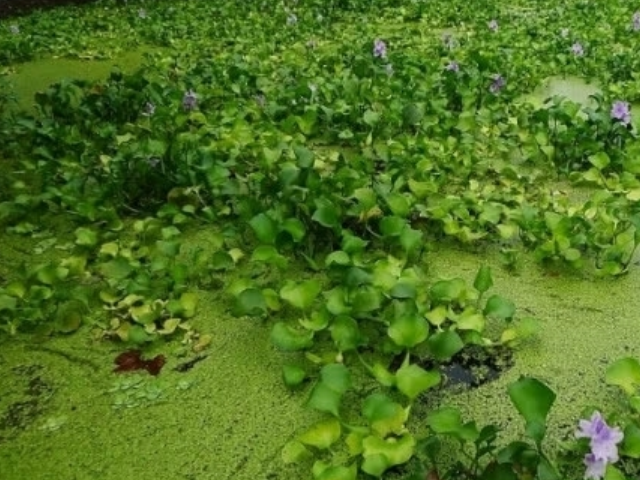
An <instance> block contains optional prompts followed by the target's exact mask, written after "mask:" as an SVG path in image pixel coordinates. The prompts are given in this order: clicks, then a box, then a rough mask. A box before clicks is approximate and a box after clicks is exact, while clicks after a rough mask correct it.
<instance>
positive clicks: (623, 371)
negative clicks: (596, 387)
mask: <svg viewBox="0 0 640 480" xmlns="http://www.w3.org/2000/svg"><path fill="white" fill-rule="evenodd" d="M604 378H605V381H606V382H607V383H608V384H609V385H616V386H618V387H620V388H622V390H624V391H625V393H627V395H632V394H633V393H634V392H635V391H636V389H637V388H638V386H640V362H638V360H636V359H635V358H633V357H626V358H621V359H620V360H617V361H616V362H614V363H612V364H611V365H610V366H609V368H607V372H606V373H605V377H604Z"/></svg>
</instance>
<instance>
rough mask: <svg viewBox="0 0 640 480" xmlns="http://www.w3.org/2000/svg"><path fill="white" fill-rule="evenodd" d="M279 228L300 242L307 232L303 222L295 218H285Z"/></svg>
mask: <svg viewBox="0 0 640 480" xmlns="http://www.w3.org/2000/svg"><path fill="white" fill-rule="evenodd" d="M280 228H281V230H282V231H283V232H287V233H288V234H289V235H291V238H292V239H293V241H294V242H300V241H301V240H302V239H303V238H304V236H305V235H306V233H307V231H306V228H305V227H304V224H303V223H302V222H301V221H300V220H298V219H297V218H287V219H286V220H285V221H284V222H282V226H281V227H280Z"/></svg>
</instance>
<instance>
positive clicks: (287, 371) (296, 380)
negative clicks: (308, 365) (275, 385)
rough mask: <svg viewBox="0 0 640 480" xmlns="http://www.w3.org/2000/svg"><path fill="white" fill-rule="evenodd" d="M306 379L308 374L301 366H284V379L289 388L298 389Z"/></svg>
mask: <svg viewBox="0 0 640 480" xmlns="http://www.w3.org/2000/svg"><path fill="white" fill-rule="evenodd" d="M306 377H307V373H306V372H305V371H304V368H302V367H300V366H299V365H284V366H283V367H282V379H283V380H284V383H285V385H286V386H287V387H289V388H293V387H297V386H298V385H300V384H301V383H302V382H303V381H304V379H305V378H306Z"/></svg>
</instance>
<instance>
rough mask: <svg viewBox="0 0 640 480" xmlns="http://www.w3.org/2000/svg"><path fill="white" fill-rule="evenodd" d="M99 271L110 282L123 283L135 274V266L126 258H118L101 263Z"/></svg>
mask: <svg viewBox="0 0 640 480" xmlns="http://www.w3.org/2000/svg"><path fill="white" fill-rule="evenodd" d="M98 270H99V272H100V274H101V275H102V276H103V277H105V278H107V279H108V280H114V281H121V280H124V279H125V278H127V277H128V276H129V275H130V274H131V272H133V266H132V265H131V263H130V262H129V261H128V260H127V259H126V258H122V257H118V258H114V259H113V260H110V261H108V262H105V263H101V264H100V265H99V266H98Z"/></svg>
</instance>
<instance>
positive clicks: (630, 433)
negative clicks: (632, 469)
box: [622, 423, 640, 458]
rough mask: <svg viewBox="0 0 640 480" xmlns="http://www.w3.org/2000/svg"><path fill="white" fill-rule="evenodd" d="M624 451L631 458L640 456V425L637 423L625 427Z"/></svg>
mask: <svg viewBox="0 0 640 480" xmlns="http://www.w3.org/2000/svg"><path fill="white" fill-rule="evenodd" d="M622 452H623V454H624V455H625V456H627V457H631V458H640V427H638V425H636V424H635V423H630V424H628V425H627V426H626V428H625V429H624V441H623V443H622Z"/></svg>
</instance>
